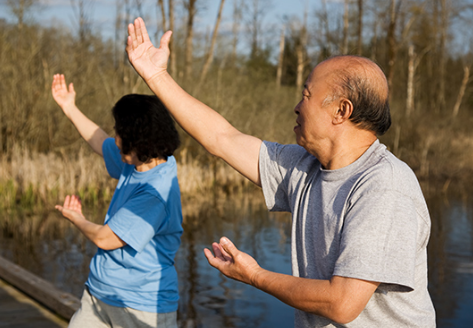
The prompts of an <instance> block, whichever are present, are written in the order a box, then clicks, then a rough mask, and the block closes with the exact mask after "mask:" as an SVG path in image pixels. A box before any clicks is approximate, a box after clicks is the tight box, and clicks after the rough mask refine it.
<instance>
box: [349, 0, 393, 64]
mask: <svg viewBox="0 0 473 328" xmlns="http://www.w3.org/2000/svg"><path fill="white" fill-rule="evenodd" d="M393 1H394V0H393ZM357 36H358V43H357V47H356V49H357V50H356V53H357V54H358V56H361V54H362V51H363V0H358V32H357Z"/></svg>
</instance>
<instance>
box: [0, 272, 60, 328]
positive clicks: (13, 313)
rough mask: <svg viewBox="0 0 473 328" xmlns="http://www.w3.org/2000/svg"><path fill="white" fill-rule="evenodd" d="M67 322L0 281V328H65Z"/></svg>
mask: <svg viewBox="0 0 473 328" xmlns="http://www.w3.org/2000/svg"><path fill="white" fill-rule="evenodd" d="M67 325H68V322H67V321H66V320H64V319H62V318H61V317H59V316H57V315H56V314H53V313H52V312H51V311H49V310H47V309H46V308H45V307H43V306H41V305H40V304H39V303H37V302H36V301H34V300H33V299H31V298H30V297H28V296H27V295H25V294H23V293H22V292H20V291H19V290H17V289H16V288H14V287H13V286H11V285H10V284H8V283H7V282H5V281H4V280H1V279H0V328H3V327H8V328H30V327H35V328H36V327H38V328H39V327H45V328H46V327H48V328H66V327H67Z"/></svg>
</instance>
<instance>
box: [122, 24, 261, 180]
mask: <svg viewBox="0 0 473 328" xmlns="http://www.w3.org/2000/svg"><path fill="white" fill-rule="evenodd" d="M128 34H129V36H128V42H127V48H126V50H127V52H128V58H129V60H130V63H131V64H132V65H133V67H134V68H135V70H136V71H137V72H138V74H140V75H141V77H142V78H143V80H144V81H145V82H146V83H147V84H148V86H149V87H150V89H151V90H152V91H153V92H154V93H155V94H156V96H158V98H159V99H160V100H161V101H162V102H163V104H164V105H165V106H166V108H167V109H168V110H169V112H170V113H171V114H172V116H173V117H174V118H175V119H176V121H177V123H179V125H180V126H181V127H182V128H183V129H184V130H185V131H186V132H187V133H189V134H190V135H191V136H192V137H193V138H194V139H196V140H197V141H198V142H199V143H200V144H201V145H202V146H203V147H204V148H205V149H206V150H207V151H208V152H209V153H211V154H212V155H215V156H217V157H220V158H222V159H223V160H224V161H225V162H227V163H228V164H230V165H231V166H232V167H233V168H234V169H236V170H237V171H238V172H240V173H241V174H243V175H244V176H245V177H247V178H248V179H249V180H251V181H252V182H254V183H255V184H257V185H261V183H260V178H259V169H258V158H259V149H260V147H261V142H262V141H261V140H259V139H258V138H255V137H253V136H249V135H246V134H243V133H241V132H240V131H238V130H237V129H235V128H234V127H233V126H232V125H231V124H230V123H228V121H227V120H225V119H224V118H223V117H222V116H221V115H220V114H218V113H217V112H215V111H214V110H212V109H211V108H210V107H208V106H207V105H205V104H203V103H202V102H200V101H198V100H197V99H195V98H193V97H192V96H190V95H189V94H188V93H187V92H185V91H184V90H183V89H182V88H181V87H180V86H179V85H178V84H177V83H176V82H175V81H174V80H173V79H172V77H171V76H170V75H169V74H168V72H167V69H166V68H167V62H168V58H169V40H170V39H171V34H172V32H170V31H168V32H166V33H165V34H164V35H163V37H162V38H161V42H160V46H159V48H155V47H154V46H153V44H152V43H151V41H150V39H149V35H148V32H147V31H146V27H145V24H144V21H143V19H141V18H137V19H136V20H135V22H134V24H130V25H129V26H128Z"/></svg>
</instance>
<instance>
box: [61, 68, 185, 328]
mask: <svg viewBox="0 0 473 328" xmlns="http://www.w3.org/2000/svg"><path fill="white" fill-rule="evenodd" d="M52 94H53V98H54V100H55V101H56V102H57V103H58V105H59V106H60V107H61V108H62V110H63V112H64V114H65V115H66V116H67V117H68V118H69V119H70V120H71V122H72V123H73V124H74V126H75V127H76V128H77V130H78V131H79V133H80V134H81V136H82V137H83V138H84V140H86V141H87V142H88V144H89V145H90V147H91V148H92V149H93V150H94V151H95V152H96V153H97V154H99V155H101V156H102V157H103V158H104V162H105V165H106V168H107V171H108V173H109V174H110V176H111V177H112V178H114V179H118V184H117V187H116V189H115V193H114V195H113V198H112V201H111V203H110V206H109V209H108V212H107V215H106V216H105V221H104V224H103V225H98V224H95V223H92V222H90V221H88V220H87V219H86V218H85V217H84V215H83V214H82V210H81V203H80V200H79V199H78V197H76V196H67V197H66V199H65V201H64V205H63V206H59V205H57V206H56V209H58V210H59V211H60V212H61V213H62V214H63V216H64V217H66V218H67V219H68V220H69V221H71V222H72V223H73V224H74V225H75V226H76V227H77V228H78V229H79V230H80V231H81V232H82V233H83V234H84V235H85V236H86V237H87V238H88V239H89V240H91V241H92V242H93V243H94V244H95V245H97V247H98V250H97V253H96V254H95V256H94V257H93V259H92V261H91V263H90V273H89V277H88V279H87V282H86V284H85V290H84V294H83V297H82V299H81V307H80V309H79V310H78V311H77V312H76V313H75V314H74V316H73V317H72V319H71V321H70V324H69V327H74V328H75V327H80V328H83V327H177V321H176V313H177V306H178V299H179V296H178V287H177V273H176V270H175V268H174V256H175V254H176V252H177V250H178V248H179V245H180V236H181V234H182V214H181V200H180V191H179V185H178V181H177V168H176V160H175V159H174V157H173V156H172V155H173V152H174V151H175V150H176V149H177V147H178V146H179V135H178V133H177V131H176V129H175V126H174V122H173V120H172V118H171V117H170V115H169V113H168V112H167V110H166V108H164V106H163V104H162V103H161V102H160V101H159V99H158V98H157V97H155V96H147V95H127V96H124V97H123V98H121V99H120V100H119V101H118V102H117V103H116V104H115V106H114V108H113V110H112V113H113V117H114V119H115V133H116V135H115V140H114V139H113V138H109V136H108V135H107V134H106V133H105V132H104V131H103V130H102V129H101V128H100V127H98V126H97V125H96V124H95V123H94V122H92V121H91V120H89V119H88V118H87V117H86V116H85V115H84V114H82V112H81V111H80V110H79V109H78V108H77V106H76V105H75V95H76V94H75V91H74V87H73V85H72V83H71V84H70V85H69V89H68V88H67V86H66V82H65V78H64V75H62V74H57V75H55V76H54V80H53V84H52Z"/></svg>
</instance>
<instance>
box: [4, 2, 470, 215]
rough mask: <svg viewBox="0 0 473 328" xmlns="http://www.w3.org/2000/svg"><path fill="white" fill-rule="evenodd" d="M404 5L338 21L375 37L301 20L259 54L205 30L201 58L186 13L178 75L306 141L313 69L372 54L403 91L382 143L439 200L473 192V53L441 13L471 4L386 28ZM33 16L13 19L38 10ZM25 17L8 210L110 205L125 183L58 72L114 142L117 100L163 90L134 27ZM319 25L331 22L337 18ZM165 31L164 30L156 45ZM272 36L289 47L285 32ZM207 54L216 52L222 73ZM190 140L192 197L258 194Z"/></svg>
mask: <svg viewBox="0 0 473 328" xmlns="http://www.w3.org/2000/svg"><path fill="white" fill-rule="evenodd" d="M367 1H368V0H367ZM118 2H119V1H118ZM118 2H117V3H118ZM22 3H23V2H22ZM80 3H81V2H80ZM347 3H348V2H347ZM368 3H370V2H369V1H368ZM392 3H394V2H392V1H391V2H390V1H382V2H381V1H377V2H376V4H377V5H376V6H374V7H373V8H371V7H370V8H371V9H370V10H375V11H376V10H377V11H379V12H376V13H374V14H375V15H371V14H369V13H368V12H364V14H363V15H365V16H362V15H361V14H362V13H363V12H362V11H359V8H357V7H356V6H355V5H354V4H351V5H350V6H349V7H347V9H348V12H353V13H356V12H358V11H359V12H360V15H359V16H357V15H343V17H342V16H340V17H338V16H337V17H333V19H334V20H335V19H343V22H344V24H343V26H346V27H350V29H352V27H353V28H354V27H356V26H358V24H361V22H362V21H363V23H364V26H365V30H368V27H369V26H371V25H370V24H374V25H373V26H374V27H376V31H375V32H374V34H373V35H372V36H371V37H370V38H368V37H366V38H361V34H358V35H351V34H346V33H345V32H343V31H341V30H337V28H339V27H340V26H341V25H340V24H334V25H333V26H332V25H329V24H328V23H327V25H324V24H322V25H320V26H319V25H318V24H315V23H314V24H313V26H312V25H311V26H309V27H310V28H308V26H307V25H302V24H301V22H302V20H301V19H300V18H298V17H289V18H287V19H286V20H287V21H286V22H285V31H286V34H283V35H282V38H281V40H280V44H279V47H278V46H277V43H278V42H279V41H275V42H273V43H274V44H272V43H268V44H266V45H263V43H252V44H251V45H252V47H251V53H250V54H240V53H238V52H231V51H229V49H236V48H233V47H232V45H233V44H236V43H235V42H244V41H245V42H246V41H247V40H238V37H239V34H238V33H236V34H231V35H226V34H223V33H222V34H221V35H218V38H216V41H215V42H216V43H215V44H212V46H211V47H210V46H209V44H208V43H206V42H205V41H206V40H207V39H206V36H205V35H204V34H202V33H196V34H194V40H193V42H194V44H195V45H199V47H196V48H195V49H194V51H192V48H191V49H190V52H189V45H190V44H191V43H189V40H188V38H186V35H189V34H187V32H189V31H188V30H186V29H188V28H189V26H188V24H186V19H185V17H186V15H187V14H186V11H185V10H184V11H182V12H181V11H179V12H178V13H179V15H181V16H182V17H180V18H179V19H176V25H175V27H174V37H173V50H172V54H173V56H172V58H171V63H170V65H169V67H170V72H171V74H172V75H173V77H174V78H175V79H176V81H177V82H178V83H179V84H180V85H181V86H182V87H183V88H184V89H185V90H186V91H188V92H189V93H190V94H191V95H193V96H195V97H197V98H198V99H199V100H201V101H202V102H204V103H205V104H207V105H209V106H210V107H211V108H213V109H215V110H216V111H218V112H219V113H221V114H222V115H223V116H224V117H225V118H226V119H227V120H228V121H229V122H230V123H231V124H233V125H234V126H235V127H236V128H237V129H239V130H240V131H242V132H244V133H247V134H251V135H254V136H256V137H258V138H261V139H263V140H269V141H277V142H280V143H294V133H293V127H294V125H295V119H296V116H295V115H294V112H293V108H294V107H295V105H296V104H297V102H298V101H299V100H300V98H301V91H302V84H303V80H304V79H305V78H306V77H307V75H308V74H309V72H310V70H311V69H312V68H313V67H314V66H315V65H316V64H317V63H318V62H320V61H321V60H323V59H325V58H327V57H329V56H331V55H336V54H345V53H348V54H360V55H363V56H365V57H368V58H371V59H373V60H374V61H375V62H377V63H378V64H379V65H380V67H381V68H382V69H383V70H384V71H385V72H386V75H387V77H388V82H389V84H390V93H391V94H390V99H391V101H390V104H391V113H392V118H393V124H392V126H391V128H390V130H389V131H388V133H387V134H386V135H384V136H382V137H381V138H380V140H381V142H382V143H384V144H385V145H386V146H387V147H388V149H389V150H390V151H392V152H393V153H394V154H395V155H396V156H397V157H399V158H400V159H401V160H403V161H404V162H406V163H407V164H408V165H409V166H410V167H411V168H412V169H413V170H414V172H415V173H416V175H417V177H418V178H419V180H420V181H421V184H422V186H423V187H424V188H425V190H427V191H428V192H448V191H449V188H450V190H451V189H453V188H452V187H451V186H453V185H454V184H455V189H456V188H458V187H457V183H458V184H459V185H462V186H464V188H468V187H469V186H470V183H469V181H470V180H471V179H473V133H472V131H473V130H472V128H471V126H473V115H472V114H473V111H472V108H473V106H472V105H473V92H472V91H473V88H472V86H471V83H470V75H469V72H470V66H471V63H472V62H473V53H472V51H471V50H468V51H464V52H462V53H459V52H455V50H453V48H449V44H450V42H451V43H453V42H454V41H455V40H456V42H459V40H458V36H457V34H452V33H453V32H454V31H451V28H452V26H453V25H452V24H453V19H452V20H451V21H449V20H446V21H443V20H441V19H440V18H441V17H443V14H442V15H440V14H439V13H441V12H443V11H447V10H451V12H445V14H446V15H447V16H448V15H450V16H448V17H450V18H453V17H454V15H456V13H457V12H456V11H454V10H453V9H455V8H457V6H460V5H461V3H463V2H462V1H459V2H458V3H457V2H455V3H456V4H455V5H453V3H452V6H453V7H452V8H450V9H449V8H443V7H442V8H440V7H438V6H439V5H438V3H437V2H435V3H434V2H432V3H431V2H427V3H425V5H424V4H423V5H422V6H420V4H421V3H424V2H422V1H412V2H409V3H408V4H407V3H406V4H403V6H399V7H396V8H397V10H398V14H399V15H401V16H400V17H401V18H402V19H399V20H398V21H393V22H391V23H392V24H389V26H378V25H377V24H378V23H379V22H378V19H376V17H380V16H379V15H382V14H386V15H388V16H389V14H390V13H391V10H394V9H393V8H394V7H392V6H391V5H392ZM14 4H15V3H13V2H12V3H11V4H10V5H14ZM118 8H119V7H117V10H118ZM120 8H121V9H120V10H123V8H122V7H120ZM23 9H25V10H26V11H15V10H12V14H13V15H19V14H20V13H24V12H27V11H28V10H31V8H23ZM181 9H182V8H181ZM237 9H238V8H237V7H235V10H237ZM247 9H248V8H247ZM250 9H251V8H250ZM250 9H248V10H250ZM414 9H415V10H414ZM255 10H256V9H255ZM30 14H31V13H30ZM118 14H122V13H120V12H118V11H117V15H118ZM335 14H336V12H334V15H335ZM434 14H435V15H434ZM336 15H338V14H336ZM372 16H373V17H374V20H373V18H372ZM447 16H446V17H447ZM29 17H30V16H29ZM117 17H122V16H117ZM126 17H128V16H126ZM163 17H164V16H163ZM238 17H240V16H234V17H233V18H232V19H233V20H235V19H237V18H238ZM432 17H435V18H436V19H432ZM17 18H18V23H17V24H14V23H8V22H7V21H6V20H2V19H0V211H2V212H5V211H6V212H8V211H15V210H19V209H21V208H24V209H28V208H42V209H46V208H49V207H51V208H52V207H53V205H55V204H57V203H58V202H62V200H63V199H64V196H65V195H67V194H71V193H73V194H78V195H79V196H80V197H81V198H82V199H83V201H84V202H85V203H86V204H90V205H103V204H105V203H108V202H109V201H110V199H111V197H112V195H113V191H114V188H115V183H116V182H115V181H114V180H113V179H111V178H110V177H109V176H108V174H107V173H106V170H105V168H104V165H103V162H102V159H101V158H100V157H98V156H96V155H95V154H92V153H91V151H90V150H89V149H88V148H87V145H86V144H85V142H83V141H82V140H81V138H80V136H79V134H78V133H77V131H75V129H74V127H73V125H72V124H71V123H70V122H69V121H68V119H67V118H66V117H65V116H64V115H63V113H62V111H61V110H60V108H59V107H58V106H57V105H56V104H55V103H54V100H53V99H52V96H51V83H52V78H53V75H54V74H55V73H62V74H65V76H66V80H67V82H68V83H70V82H74V87H75V90H76V93H77V98H76V104H77V106H78V107H79V108H80V109H81V110H82V111H83V113H84V114H85V115H86V116H88V117H89V118H90V119H91V120H92V121H94V122H95V123H97V124H98V125H99V126H101V127H102V128H103V129H104V131H106V132H108V133H109V134H110V135H111V136H113V126H112V125H113V119H112V115H111V108H112V106H113V104H114V103H115V102H116V101H117V100H118V99H119V98H121V97H122V96H123V95H125V94H129V93H142V94H150V90H149V89H148V87H147V86H146V85H145V83H144V82H143V81H142V80H141V78H139V76H137V74H136V73H135V72H134V70H133V69H132V68H131V67H130V64H129V63H128V60H127V58H126V56H125V51H124V40H125V34H126V24H124V21H122V20H119V19H118V18H117V26H116V36H115V39H113V40H111V39H109V40H104V39H103V38H102V37H101V36H100V33H97V32H95V31H94V30H93V29H92V28H91V27H90V26H92V25H90V26H82V27H81V28H83V30H79V31H70V30H68V29H67V28H65V27H64V26H59V25H58V26H54V27H45V26H41V25H39V24H37V23H34V21H32V20H27V19H23V18H26V16H25V17H23V16H22V17H20V16H18V17H17ZM89 18H90V17H89ZM181 18H182V19H181ZM239 19H240V21H233V24H236V25H235V26H239V25H238V22H239V23H242V21H241V17H240V18H239ZM311 19H312V20H313V21H314V22H321V21H320V20H323V15H322V16H321V15H317V14H316V15H314V17H312V18H311ZM327 19H328V18H327ZM372 20H373V21H372ZM127 23H128V22H127ZM393 24H394V25H393ZM396 24H398V25H396ZM403 24H405V25H403ZM459 24H460V23H458V22H457V25H455V26H456V28H466V27H467V26H469V25H468V24H469V23H468V22H466V21H465V22H463V23H461V24H460V25H459ZM462 24H463V25H462ZM255 26H256V25H255ZM321 26H324V27H321ZM335 26H338V27H337V28H336V27H335ZM360 26H361V25H360ZM191 28H192V26H191ZM275 30H278V29H275ZM359 30H361V29H359ZM236 31H238V29H237V30H236ZM76 32H78V33H76ZM342 32H343V33H342ZM160 33H162V31H160V30H159V26H158V31H156V37H157V36H158V35H159V34H160ZM274 33H275V32H274V31H273V34H274ZM190 35H192V34H190ZM156 37H155V38H156ZM260 37H261V38H263V39H264V38H266V39H268V40H269V39H272V40H273V41H274V40H279V38H274V35H273V38H271V36H270V35H264V34H262V35H261V36H260ZM447 37H448V38H447ZM455 38H457V39H455ZM465 38H466V37H465ZM191 41H192V39H191ZM207 41H209V40H207ZM154 42H155V43H156V40H154ZM212 42H214V41H212ZM204 45H207V46H209V47H208V49H212V52H213V53H212V55H213V56H212V57H211V60H212V61H211V62H210V64H209V62H208V59H209V58H210V56H208V54H209V53H210V52H209V53H207V50H208V49H207V48H206V46H204ZM214 46H215V47H214ZM278 49H279V56H277V55H278ZM209 51H210V50H209ZM275 58H277V59H275ZM204 71H205V74H204ZM447 72H448V73H447ZM179 132H180V136H181V147H180V148H179V149H178V151H177V152H176V154H175V156H176V159H177V163H178V172H179V173H178V177H179V182H180V186H181V191H182V194H183V199H192V197H200V196H202V195H204V194H212V193H214V194H220V195H223V194H225V195H231V194H235V193H246V192H252V191H254V190H257V189H258V188H256V187H254V186H253V185H252V184H251V183H250V182H248V181H246V180H245V179H244V178H243V177H242V176H241V175H240V174H239V173H237V172H235V171H234V170H233V169H232V168H230V167H229V166H228V165H226V164H225V163H224V162H223V161H221V160H218V159H216V158H214V157H212V156H210V155H209V154H207V153H206V152H205V150H203V149H202V147H201V146H200V145H198V144H197V143H196V142H195V141H194V140H192V139H191V138H190V137H189V136H188V135H187V134H186V133H185V132H183V131H182V130H179ZM462 188H463V187H462Z"/></svg>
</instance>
